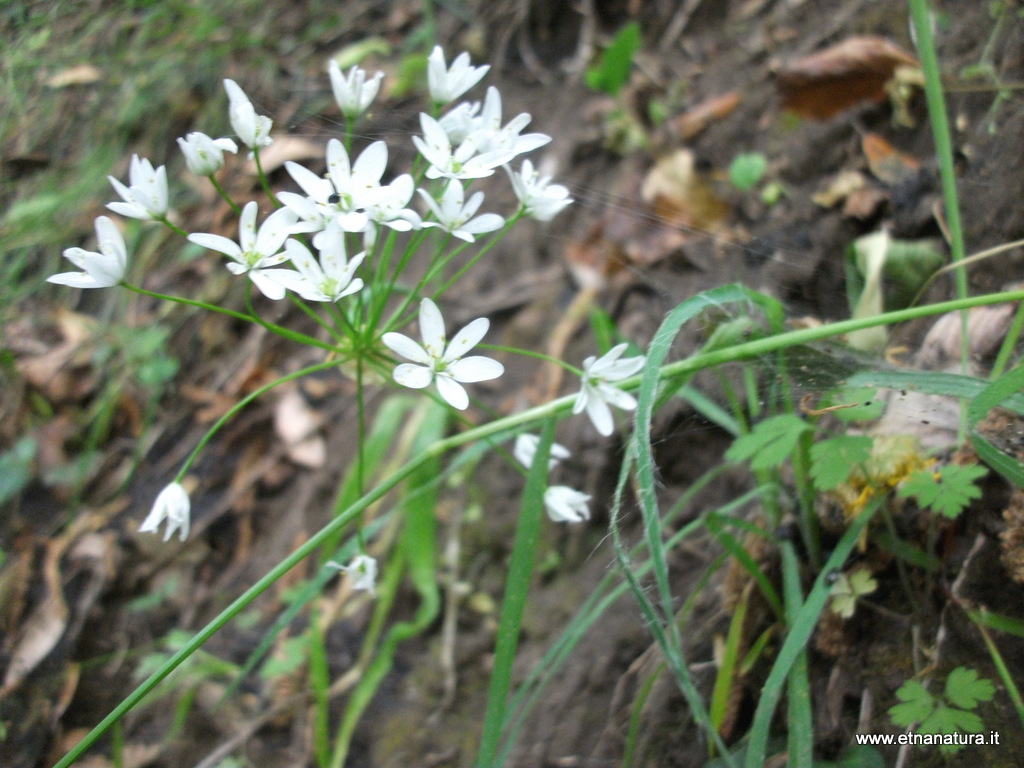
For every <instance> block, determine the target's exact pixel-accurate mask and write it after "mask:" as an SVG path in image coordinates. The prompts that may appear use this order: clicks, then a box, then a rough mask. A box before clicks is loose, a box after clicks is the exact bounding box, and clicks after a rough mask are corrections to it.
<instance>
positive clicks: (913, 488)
mask: <svg viewBox="0 0 1024 768" xmlns="http://www.w3.org/2000/svg"><path fill="white" fill-rule="evenodd" d="M987 473H988V468H986V467H984V466H982V465H980V464H970V465H967V466H961V465H959V464H947V465H946V466H944V467H941V468H940V469H939V470H938V471H937V472H932V471H931V470H927V469H922V470H918V471H917V472H914V473H913V474H911V475H910V477H908V478H907V479H906V481H904V483H903V484H902V485H901V486H900V488H899V490H898V491H897V493H898V494H899V496H901V497H902V498H908V497H910V496H913V497H914V498H915V499H917V502H918V504H920V505H921V506H922V507H928V508H929V509H932V510H934V511H935V512H938V513H939V514H941V515H944V516H946V517H948V518H950V519H953V518H955V517H956V516H957V515H959V514H960V512H962V511H963V509H964V507H966V506H967V505H968V504H970V503H971V499H977V498H980V497H981V489H979V488H978V486H977V485H975V480H977V479H978V478H980V477H982V476H983V475H985V474H987Z"/></svg>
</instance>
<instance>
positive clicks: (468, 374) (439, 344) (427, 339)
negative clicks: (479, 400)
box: [381, 299, 505, 411]
mask: <svg viewBox="0 0 1024 768" xmlns="http://www.w3.org/2000/svg"><path fill="white" fill-rule="evenodd" d="M489 327H490V321H489V320H487V318H484V317H480V318H477V319H476V320H474V321H473V322H471V323H470V324H469V325H467V326H466V327H465V328H463V329H462V330H461V331H459V332H458V333H456V334H455V337H454V338H453V339H452V340H451V343H449V344H448V345H447V346H446V345H445V335H444V318H443V317H441V310H439V309H438V308H437V305H436V304H435V303H434V302H432V301H431V300H430V299H423V301H421V302H420V335H421V336H422V337H423V346H420V345H419V344H418V343H417V342H415V341H413V340H412V339H410V338H409V337H408V336H405V335H403V334H401V333H385V334H384V336H383V337H382V339H381V340H382V341H383V342H384V344H385V345H386V346H387V347H388V348H389V349H391V350H392V351H394V352H397V353H398V354H399V355H401V356H402V357H404V358H406V359H408V360H412V361H413V363H416V365H413V364H412V363H402V364H401V365H399V366H398V367H397V368H395V374H394V375H395V381H397V382H398V383H399V384H401V385H402V386H403V387H410V388H412V389H423V388H424V387H427V386H429V385H430V382H432V381H434V380H436V381H437V391H438V392H439V393H440V394H441V397H443V398H444V399H445V400H446V401H447V402H448V403H449V404H450V405H451V406H452V407H454V408H458V409H459V410H460V411H462V410H465V409H466V407H467V406H468V405H469V396H468V395H467V394H466V390H465V389H463V387H462V385H461V384H460V383H459V382H462V383H470V382H474V381H488V380H489V379H496V378H498V377H499V376H501V374H503V373H504V372H505V367H504V366H503V365H502V364H501V363H499V362H498V361H497V360H492V359H490V358H489V357H463V355H464V354H465V353H466V352H468V351H469V350H470V349H472V348H473V347H475V346H476V345H477V344H478V343H479V342H480V340H481V339H482V338H483V337H484V334H486V333H487V329H488V328H489Z"/></svg>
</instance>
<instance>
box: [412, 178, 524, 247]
mask: <svg viewBox="0 0 1024 768" xmlns="http://www.w3.org/2000/svg"><path fill="white" fill-rule="evenodd" d="M418 191H419V193H420V196H421V197H422V198H423V201H424V202H425V203H426V204H427V206H428V207H429V208H430V210H431V212H432V213H433V214H434V217H435V218H436V219H437V221H425V222H423V226H424V227H441V229H443V230H444V231H445V232H450V233H451V234H452V236H454V237H457V238H459V239H460V240H465V241H466V242H467V243H472V242H473V239H474V238H473V236H474V235H480V234H483V233H484V232H493V231H494V230H496V229H501V227H502V226H504V224H505V219H503V218H502V217H501V216H499V215H498V214H496V213H484V214H481V215H479V216H477V217H476V218H475V219H474V218H473V214H474V213H476V212H477V209H478V208H479V207H480V204H481V203H482V202H483V201H484V193H483V192H475V193H473V195H471V196H470V198H469V202H467V203H465V205H464V204H463V196H464V192H463V190H462V182H460V181H459V180H458V179H451V180H450V181H449V182H448V186H447V187H445V190H444V193H443V194H442V195H441V200H440V201H436V200H434V198H432V197H431V196H430V195H429V194H427V193H426V192H425V191H423V190H422V189H421V190H418Z"/></svg>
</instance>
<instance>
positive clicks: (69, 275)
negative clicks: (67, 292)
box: [46, 272, 109, 288]
mask: <svg viewBox="0 0 1024 768" xmlns="http://www.w3.org/2000/svg"><path fill="white" fill-rule="evenodd" d="M46 282H48V283H55V284H57V285H69V286H71V287H72V288H107V287H109V286H105V285H100V284H99V283H98V282H96V278H94V277H92V276H91V275H88V274H86V273H85V272H61V273H60V274H57V275H50V276H49V277H48V278H46Z"/></svg>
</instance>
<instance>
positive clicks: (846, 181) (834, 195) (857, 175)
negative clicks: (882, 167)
mask: <svg viewBox="0 0 1024 768" xmlns="http://www.w3.org/2000/svg"><path fill="white" fill-rule="evenodd" d="M867 183H868V180H867V179H866V178H865V177H864V174H863V173H861V172H860V171H840V172H839V173H837V174H836V175H835V176H834V177H833V178H832V180H831V181H830V182H829V183H828V186H827V187H826V188H825V189H823V190H822V191H821V192H817V193H815V195H814V196H813V197H812V198H811V201H812V202H813V203H814V204H815V205H820V206H821V207H822V208H835V207H836V206H837V205H839V204H840V203H841V202H843V201H844V200H846V199H847V198H848V197H849V196H850V195H852V194H853V193H854V192H856V191H857V190H859V189H864V187H866V186H867Z"/></svg>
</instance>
